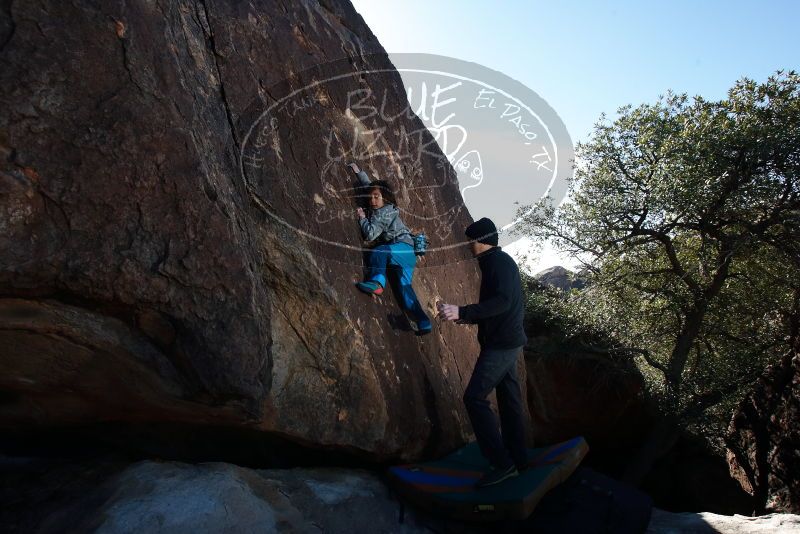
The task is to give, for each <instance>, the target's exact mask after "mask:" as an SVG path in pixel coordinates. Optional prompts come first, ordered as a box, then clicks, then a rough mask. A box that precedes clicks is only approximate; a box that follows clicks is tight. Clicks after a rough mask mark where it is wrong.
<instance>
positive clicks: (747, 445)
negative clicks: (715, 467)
mask: <svg viewBox="0 0 800 534" xmlns="http://www.w3.org/2000/svg"><path fill="white" fill-rule="evenodd" d="M799 422H800V353H798V352H797V351H790V352H788V353H787V354H786V355H785V356H784V357H783V358H782V359H781V361H780V362H778V363H776V364H775V365H772V366H770V367H769V368H767V370H766V371H765V372H764V375H763V376H762V377H761V378H760V379H759V381H758V383H757V384H756V386H755V387H754V388H753V390H752V391H751V392H750V394H749V395H748V396H747V397H745V399H744V400H743V401H742V402H741V403H740V404H739V407H738V409H737V411H736V412H735V414H734V416H733V419H732V420H731V424H730V426H729V428H728V437H727V439H726V442H727V447H728V464H729V466H730V471H731V475H732V476H733V477H734V478H736V480H738V481H739V483H740V484H741V486H742V488H743V489H744V490H745V491H747V492H748V493H750V494H751V495H753V496H754V497H755V498H756V501H757V502H758V504H759V506H761V507H763V508H764V509H768V510H773V511H784V512H792V513H798V512H800V481H798V476H797V473H799V472H800V427H798V425H799V424H800V423H799Z"/></svg>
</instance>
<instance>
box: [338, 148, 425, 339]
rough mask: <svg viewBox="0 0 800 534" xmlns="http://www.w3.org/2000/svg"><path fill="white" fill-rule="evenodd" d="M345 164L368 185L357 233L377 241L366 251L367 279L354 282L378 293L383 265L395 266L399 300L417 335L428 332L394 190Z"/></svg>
mask: <svg viewBox="0 0 800 534" xmlns="http://www.w3.org/2000/svg"><path fill="white" fill-rule="evenodd" d="M348 167H350V169H352V171H353V172H355V173H356V175H357V176H358V180H359V181H360V182H361V185H362V186H364V187H368V188H369V205H370V208H371V210H370V215H369V217H367V216H366V214H365V213H364V210H363V209H362V208H360V207H359V208H358V210H357V211H356V213H357V214H358V219H359V221H358V223H359V225H360V226H361V233H362V235H363V237H364V239H366V240H367V241H376V242H377V243H379V244H378V245H377V246H376V247H375V248H373V249H372V250H371V251H370V253H369V260H368V265H367V279H366V280H365V281H363V282H358V283H357V284H356V287H358V289H360V290H361V291H363V292H365V293H370V294H375V295H380V294H381V293H383V288H384V287H386V269H387V267H391V268H393V269H395V270H396V271H397V272H398V274H399V278H400V302H401V303H402V305H403V308H404V309H406V310H407V311H408V312H410V313H411V315H412V318H413V320H414V321H415V322H416V325H417V328H416V331H417V335H424V334H429V333H430V332H431V329H432V325H431V320H430V318H429V317H428V315H427V314H426V313H425V311H424V310H423V309H422V306H421V305H420V303H419V299H417V294H416V293H415V292H414V288H413V287H412V286H411V282H412V278H413V276H414V267H415V266H416V264H417V256H416V254H415V253H414V240H413V238H412V236H411V232H410V231H409V229H408V227H406V225H405V224H404V223H403V221H402V219H401V218H400V210H399V209H397V201H396V200H395V195H394V191H393V190H392V188H391V186H390V185H389V183H388V182H386V181H385V180H375V181H374V182H371V181H370V179H369V176H368V175H367V173H366V172H364V171H362V170H361V169H359V168H358V165H356V164H355V163H350V164H348Z"/></svg>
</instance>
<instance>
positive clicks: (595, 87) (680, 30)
mask: <svg viewBox="0 0 800 534" xmlns="http://www.w3.org/2000/svg"><path fill="white" fill-rule="evenodd" d="M353 4H354V6H355V8H356V10H357V11H358V12H359V13H360V14H361V16H362V17H364V20H365V21H366V22H367V24H368V25H369V26H370V28H371V29H372V31H373V32H374V33H375V35H376V36H377V37H378V39H379V40H380V42H381V44H382V45H383V47H384V48H385V49H386V51H387V52H389V53H390V54H391V53H405V52H427V53H432V54H440V55H445V56H451V57H455V58H458V59H464V60H467V61H473V62H476V63H479V64H481V65H484V66H486V67H489V68H492V69H495V70H498V71H501V72H502V73H504V74H506V75H508V76H510V77H512V78H514V79H516V80H518V81H520V82H522V83H523V84H525V85H526V86H528V87H530V88H531V89H533V90H534V91H535V92H536V93H538V94H539V95H540V96H541V97H542V98H544V99H545V100H546V101H547V102H548V103H549V104H550V106H552V107H553V109H555V110H556V112H557V113H558V114H559V116H560V117H561V119H562V120H563V121H564V123H565V124H566V126H567V129H568V131H569V133H570V135H571V137H572V140H573V142H576V141H580V140H585V139H586V138H587V137H588V135H589V133H590V132H591V129H592V125H593V124H594V123H595V122H596V121H597V119H598V118H599V117H600V114H601V113H602V112H606V113H607V114H611V115H613V113H614V112H615V111H616V109H617V108H618V107H620V106H622V105H624V104H628V103H630V104H634V105H636V104H640V103H643V102H652V101H654V100H656V99H657V98H658V95H660V94H663V93H664V92H666V90H667V89H672V90H674V91H676V92H681V93H683V92H685V93H688V94H689V95H702V96H703V97H705V98H707V99H721V98H724V97H725V94H726V91H727V89H728V88H730V87H731V86H732V85H733V83H734V82H735V81H736V80H737V79H739V78H741V77H743V76H747V77H749V78H753V79H755V80H756V81H763V80H764V79H766V77H767V76H769V75H770V74H772V73H774V72H775V71H776V70H778V69H786V70H789V69H794V70H800V38H798V37H797V34H798V31H797V26H798V25H800V1H790V0H785V1H767V2H756V1H753V0H750V1H740V0H736V1H732V0H728V1H706V2H700V1H695V2H689V1H672V2H666V1H659V2H653V1H644V0H639V1H602V2H601V1H599V0H598V1H594V2H589V1H563V2H554V1H550V2H538V1H527V2H526V1H509V2H487V1H481V2H478V1H472V0H463V1H438V0H437V1H434V0H426V1H422V0H403V1H401V2H398V1H397V0H391V1H389V0H353ZM792 35H794V37H792ZM473 215H474V214H473ZM544 256H547V258H544V257H543V258H540V260H542V261H536V262H535V263H536V265H535V269H538V268H542V267H546V266H549V265H552V264H556V263H562V264H564V263H570V262H569V261H568V259H564V258H557V257H556V256H555V255H554V254H553V251H546V252H545V255H544Z"/></svg>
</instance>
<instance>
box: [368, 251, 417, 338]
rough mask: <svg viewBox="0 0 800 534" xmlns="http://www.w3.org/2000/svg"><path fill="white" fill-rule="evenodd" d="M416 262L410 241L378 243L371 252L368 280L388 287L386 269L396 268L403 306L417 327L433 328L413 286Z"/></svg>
mask: <svg viewBox="0 0 800 534" xmlns="http://www.w3.org/2000/svg"><path fill="white" fill-rule="evenodd" d="M416 264H417V256H416V255H415V254H414V247H412V246H411V245H409V244H408V243H391V244H388V245H378V246H377V247H375V248H373V249H372V251H371V252H370V254H369V260H368V262H367V280H372V281H374V282H378V283H379V284H380V285H381V286H383V287H386V269H387V268H391V269H395V270H396V271H397V273H398V278H399V279H400V280H399V281H400V301H401V302H402V303H403V308H405V309H406V310H408V311H409V312H410V313H411V315H412V316H413V318H414V320H415V321H416V323H417V327H419V328H420V329H421V330H427V329H429V328H431V320H430V318H429V317H428V315H427V314H426V313H425V311H424V310H423V309H422V306H421V305H420V303H419V300H417V294H416V293H415V292H414V288H413V287H411V279H412V277H413V276H414V267H415V266H416Z"/></svg>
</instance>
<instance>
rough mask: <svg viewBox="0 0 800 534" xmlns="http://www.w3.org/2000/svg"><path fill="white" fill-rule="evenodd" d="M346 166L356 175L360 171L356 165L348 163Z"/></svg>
mask: <svg viewBox="0 0 800 534" xmlns="http://www.w3.org/2000/svg"><path fill="white" fill-rule="evenodd" d="M347 166H348V167H350V170H352V171H353V172H354V173H356V174H358V173H359V172H360V171H361V169H359V168H358V165H356V164H355V163H348V164H347Z"/></svg>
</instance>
